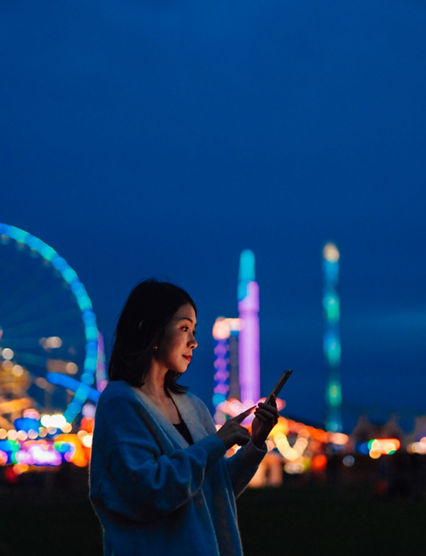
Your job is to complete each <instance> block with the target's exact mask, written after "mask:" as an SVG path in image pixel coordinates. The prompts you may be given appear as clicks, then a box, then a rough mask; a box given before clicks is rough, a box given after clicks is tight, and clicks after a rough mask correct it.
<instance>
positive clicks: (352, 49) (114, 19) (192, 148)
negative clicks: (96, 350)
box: [0, 0, 426, 428]
mask: <svg viewBox="0 0 426 556" xmlns="http://www.w3.org/2000/svg"><path fill="white" fill-rule="evenodd" d="M425 27H426V7H425V5H424V4H423V3H421V2H418V1H414V0H403V1H402V0H400V1H395V0H386V1H384V0H361V1H360V2H357V3H353V2H342V1H341V0H333V1H330V0H328V1H323V2H316V1H313V0H302V1H301V2H297V3H290V2H283V1H276V0H270V1H267V2H265V1H260V0H256V1H255V0H244V1H242V0H236V1H234V2H230V1H229V0H226V1H224V0H219V1H215V2H210V1H209V2H205V1H201V2H199V1H198V2H193V1H185V2H170V1H160V2H153V1H152V0H150V1H146V2H140V1H136V0H131V1H130V0H125V1H120V2H118V1H117V0H106V1H103V2H100V1H99V0H97V1H96V2H82V1H75V0H73V1H72V2H53V1H49V2H47V1H41V2H37V3H34V2H29V1H13V2H12V1H6V2H2V6H1V8H0V70H1V82H0V87H1V88H0V95H1V98H0V100H1V102H0V117H1V134H0V176H1V184H2V185H1V191H2V195H1V199H0V216H1V218H0V220H1V221H3V222H7V223H10V224H14V225H16V226H20V227H22V228H24V229H26V230H28V231H30V232H32V233H33V234H35V235H37V236H39V237H40V238H42V239H43V240H44V241H46V242H47V243H49V244H51V245H52V246H54V247H55V248H56V249H57V250H58V251H59V252H60V253H61V254H62V255H63V256H64V257H65V258H66V259H67V260H68V262H69V263H70V264H71V266H73V267H74V268H75V269H76V270H77V272H78V273H79V276H80V278H81V280H82V281H83V282H84V284H85V285H86V288H87V290H88V293H89V295H90V296H91V298H92V300H93V303H94V307H95V311H96V313H97V315H98V321H99V326H100V328H101V330H102V331H103V332H104V334H105V337H106V343H107V345H108V344H109V343H110V342H111V337H112V332H113V328H114V324H115V321H116V319H117V316H118V314H119V311H120V309H121V306H122V304H123V302H124V300H125V298H126V296H127V294H128V293H129V290H130V289H131V287H133V286H134V285H135V284H136V283H137V282H138V281H139V280H140V279H143V278H146V277H151V276H156V277H158V278H162V279H169V280H171V281H174V282H176V283H178V284H180V285H182V286H183V287H185V288H187V289H188V290H189V292H190V293H191V294H192V295H193V297H194V298H195V300H196V302H197V303H198V305H199V320H200V326H199V340H200V347H199V348H198V353H197V356H196V357H195V360H194V362H193V363H192V364H191V367H190V370H189V372H188V374H187V376H186V377H185V382H186V383H187V384H189V385H190V386H191V388H192V390H193V391H194V392H196V393H198V394H199V395H201V397H202V398H203V399H204V400H205V401H207V402H209V400H210V396H211V389H212V340H211V336H210V331H211V326H212V323H213V321H214V319H215V317H216V316H218V315H220V314H224V315H227V316H233V315H235V314H236V278H237V272H238V257H239V253H240V251H241V250H242V249H243V248H246V247H249V248H251V249H253V250H254V252H255V254H256V260H257V277H258V282H259V285H260V292H261V363H262V390H263V393H264V394H266V393H267V391H268V390H269V388H270V386H271V385H272V384H273V383H274V381H275V378H276V377H277V376H278V374H279V373H280V372H281V370H282V369H283V368H285V367H293V368H294V369H295V373H294V375H293V377H292V379H291V382H289V384H288V387H286V388H287V390H286V398H287V401H288V413H290V414H292V415H295V416H300V417H304V418H306V419H310V420H313V421H316V422H321V421H322V420H323V417H324V389H325V380H326V374H325V366H324V362H323V356H322V313H321V287H322V286H321V248H322V245H323V243H324V242H325V241H328V240H333V241H335V242H336V243H337V244H338V246H339V248H340V250H341V254H342V256H341V305H342V322H341V327H342V351H343V355H342V357H343V359H342V369H341V372H342V385H343V398H344V402H345V413H344V416H345V426H346V427H347V428H348V427H351V426H352V424H353V422H354V419H355V418H356V415H357V413H358V412H360V411H363V410H368V411H369V412H370V414H371V415H373V416H376V417H377V418H383V417H385V416H386V415H387V414H389V413H390V412H391V411H392V410H395V411H399V412H402V413H403V414H404V415H407V416H409V415H410V414H414V413H419V412H425V393H426V373H425V361H426V340H425V330H426V287H425V286H426V257H425V239H426V237H425V232H426V222H425V216H424V215H425V205H426V190H425V170H426V163H425V146H426V145H425V127H426V110H425V100H424V99H425V98H426V71H425V70H426V68H425V60H426V38H425V32H424V29H425Z"/></svg>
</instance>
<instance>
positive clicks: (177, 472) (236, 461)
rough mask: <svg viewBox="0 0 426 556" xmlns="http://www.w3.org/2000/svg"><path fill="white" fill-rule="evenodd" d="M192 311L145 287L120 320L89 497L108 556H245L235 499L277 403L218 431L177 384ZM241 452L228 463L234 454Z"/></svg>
mask: <svg viewBox="0 0 426 556" xmlns="http://www.w3.org/2000/svg"><path fill="white" fill-rule="evenodd" d="M196 319H197V310H196V307H195V303H194V302H193V300H192V299H191V297H190V296H189V295H188V294H187V293H186V292H185V291H184V290H182V289H181V288H178V287H177V286H174V285H173V284H169V283H166V282H157V281H155V280H149V281H145V282H142V283H141V284H139V285H138V286H137V287H136V288H135V289H134V290H133V291H132V293H131V294H130V296H129V298H128V300H127V302H126V305H125V307H124V309H123V312H122V314H121V316H120V319H119V322H118V325H117V331H116V339H115V344H114V347H113V352H112V356H111V361H110V365H109V378H110V382H109V384H108V386H107V387H106V388H105V390H104V391H103V392H102V394H101V396H100V399H99V402H98V406H97V410H96V419H95V431H94V437H93V447H92V460H91V466H90V498H91V501H92V503H93V506H94V508H95V510H96V512H97V514H98V517H99V519H100V521H101V524H102V527H103V531H104V554H105V555H108V556H139V555H149V556H150V555H151V554H154V555H156V556H159V555H163V554H168V555H170V556H184V555H190V556H198V555H199V556H241V555H242V549H241V542H240V536H239V531H238V524H237V517H236V507H235V497H237V496H238V495H239V494H240V493H241V492H242V491H243V490H244V488H245V487H246V485H247V483H248V482H249V480H250V479H251V477H252V476H253V474H254V473H255V471H256V469H257V466H258V464H259V462H260V461H261V460H262V458H263V456H264V455H265V453H266V445H265V439H266V438H267V436H268V433H269V432H270V430H271V429H272V427H273V426H274V424H275V423H276V421H277V418H278V413H277V409H276V405H275V401H274V402H273V403H274V405H266V404H259V405H258V406H257V408H256V411H255V418H254V420H253V424H252V436H250V434H249V432H248V431H247V429H245V428H244V427H242V426H241V425H240V423H241V422H242V420H243V419H244V418H245V417H246V416H247V415H248V414H249V413H250V412H251V411H252V410H253V409H254V408H251V409H249V410H247V411H245V412H243V413H242V414H240V415H239V416H237V417H235V418H233V419H229V420H228V421H227V422H226V423H225V424H224V425H223V426H222V427H221V428H220V429H219V431H216V428H215V425H214V423H213V420H212V418H211V416H210V413H209V411H208V409H207V407H206V406H205V405H204V403H203V402H202V401H201V400H200V399H198V398H197V397H195V396H194V395H192V394H189V393H187V392H186V388H185V387H183V386H181V385H179V384H178V383H177V379H178V378H179V377H180V376H181V375H182V374H183V373H184V372H185V371H186V369H187V367H188V365H189V363H190V361H191V357H192V354H193V351H194V349H195V348H196V347H197V345H198V344H197V341H196V339H195V327H196V324H197V323H196ZM235 444H238V445H240V446H243V448H241V449H240V450H239V451H238V452H237V453H236V454H235V455H234V456H232V457H231V458H225V457H224V456H225V452H226V450H227V449H228V448H230V447H231V446H233V445H235Z"/></svg>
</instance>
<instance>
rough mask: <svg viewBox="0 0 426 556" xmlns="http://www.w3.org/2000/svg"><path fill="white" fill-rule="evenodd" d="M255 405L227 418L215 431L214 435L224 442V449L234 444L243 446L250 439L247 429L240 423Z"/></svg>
mask: <svg viewBox="0 0 426 556" xmlns="http://www.w3.org/2000/svg"><path fill="white" fill-rule="evenodd" d="M255 407H256V406H255V405H254V406H253V407H250V409H246V410H245V411H243V412H242V413H240V414H239V415H237V416H236V417H232V419H228V420H227V421H226V423H225V424H224V425H223V426H222V427H221V428H220V429H219V430H218V431H217V433H216V436H218V437H219V438H220V439H221V440H222V442H223V443H224V444H225V446H226V449H227V450H228V448H231V446H233V445H234V444H238V445H239V446H244V444H247V442H248V441H249V440H250V433H249V431H248V430H247V429H246V428H244V427H242V426H241V425H240V423H241V422H242V421H244V419H245V418H246V417H247V416H248V415H250V413H251V412H252V411H253V409H254V408H255Z"/></svg>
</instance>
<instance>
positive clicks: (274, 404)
mask: <svg viewBox="0 0 426 556" xmlns="http://www.w3.org/2000/svg"><path fill="white" fill-rule="evenodd" d="M259 405H266V406H269V407H277V398H276V397H275V396H274V395H272V396H270V397H269V398H267V400H266V401H264V402H260V404H259Z"/></svg>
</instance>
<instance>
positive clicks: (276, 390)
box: [265, 369, 293, 403]
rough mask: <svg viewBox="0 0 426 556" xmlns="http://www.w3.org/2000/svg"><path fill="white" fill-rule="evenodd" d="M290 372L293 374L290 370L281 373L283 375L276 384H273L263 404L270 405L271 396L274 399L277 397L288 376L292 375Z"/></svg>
mask: <svg viewBox="0 0 426 556" xmlns="http://www.w3.org/2000/svg"><path fill="white" fill-rule="evenodd" d="M292 372H293V371H292V369H287V370H286V371H284V372H283V374H282V375H281V376H280V378H279V380H278V382H277V383H276V384H275V386H274V389H273V390H272V392H271V393H270V394H269V396H268V397H267V398H266V401H265V403H271V400H272V397H273V396H275V398H277V397H278V394H279V393H280V391H281V388H282V387H283V386H284V384H285V383H286V382H287V380H288V379H289V378H290V375H291V374H292Z"/></svg>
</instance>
